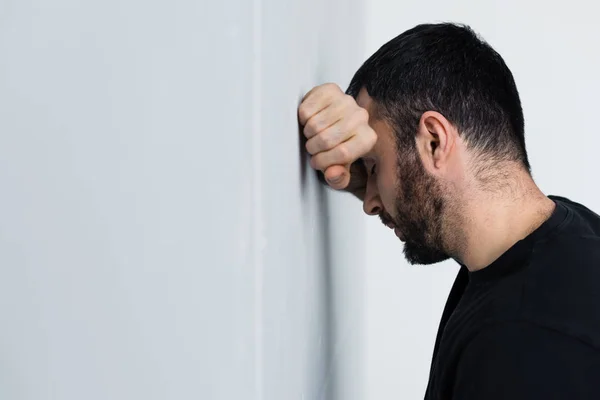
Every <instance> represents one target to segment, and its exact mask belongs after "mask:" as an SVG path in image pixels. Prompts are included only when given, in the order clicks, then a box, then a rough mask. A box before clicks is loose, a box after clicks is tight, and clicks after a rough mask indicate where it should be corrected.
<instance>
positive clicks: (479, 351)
mask: <svg viewBox="0 0 600 400" xmlns="http://www.w3.org/2000/svg"><path fill="white" fill-rule="evenodd" d="M452 398H453V399H457V400H482V399H486V400H500V399H511V400H525V399H527V400H533V399H544V400H546V399H573V400H574V399H600V352H599V351H598V350H597V349H596V348H594V347H592V346H590V345H588V344H586V343H584V342H582V341H580V340H578V339H576V338H574V337H572V336H568V335H566V334H564V333H561V332H558V331H554V330H550V329H547V328H544V327H540V326H537V325H534V324H531V323H528V322H508V323H502V324H498V325H495V326H493V327H490V328H487V329H486V330H485V331H483V332H482V333H480V334H479V335H478V336H477V337H476V338H475V339H474V340H473V341H472V342H470V343H469V345H468V347H467V348H466V349H465V350H464V352H463V354H462V357H461V359H460V361H459V364H458V367H457V371H456V380H455V382H454V391H453V396H452Z"/></svg>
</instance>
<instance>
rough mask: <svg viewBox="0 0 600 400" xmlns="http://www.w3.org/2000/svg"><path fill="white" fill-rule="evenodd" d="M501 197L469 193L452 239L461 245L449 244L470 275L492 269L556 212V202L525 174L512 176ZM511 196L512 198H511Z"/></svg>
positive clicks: (494, 194) (495, 194)
mask: <svg viewBox="0 0 600 400" xmlns="http://www.w3.org/2000/svg"><path fill="white" fill-rule="evenodd" d="M502 187H503V188H502V191H501V194H499V193H498V192H490V191H486V190H476V189H475V190H474V189H473V188H470V190H468V193H469V195H468V196H465V197H468V200H467V201H463V202H461V206H460V208H456V210H457V211H459V213H458V215H459V217H458V218H457V220H458V221H457V222H458V223H457V224H454V226H456V227H460V228H459V229H458V233H460V234H458V235H457V234H456V231H455V233H454V234H453V235H452V236H451V237H454V238H456V241H458V242H460V243H448V244H449V245H450V247H451V248H452V249H454V250H455V251H453V253H454V254H455V255H456V257H455V258H457V259H458V260H459V261H460V262H461V263H462V264H464V265H465V266H466V267H467V268H468V269H469V271H477V270H480V269H483V268H485V267H487V266H488V265H490V264H491V263H492V262H493V261H494V260H496V259H497V258H498V257H500V256H501V255H502V254H503V253H504V252H506V251H507V250H508V249H510V248H511V247H512V246H513V245H514V244H515V243H517V242H518V241H519V240H521V239H524V238H525V237H527V236H528V235H529V234H531V233H532V232H533V231H535V230H536V229H537V228H538V227H539V226H540V225H542V224H543V223H544V222H545V221H546V220H547V219H548V218H549V217H550V216H551V215H552V212H553V211H554V207H555V204H554V202H553V201H552V200H551V199H549V198H548V197H546V196H545V195H544V194H543V193H542V192H541V190H540V189H539V188H538V187H537V185H536V184H535V183H534V182H533V179H532V178H531V176H530V175H529V174H527V173H526V172H525V171H523V170H519V171H515V173H514V174H511V178H510V182H506V185H503V186H502ZM507 194H508V195H507Z"/></svg>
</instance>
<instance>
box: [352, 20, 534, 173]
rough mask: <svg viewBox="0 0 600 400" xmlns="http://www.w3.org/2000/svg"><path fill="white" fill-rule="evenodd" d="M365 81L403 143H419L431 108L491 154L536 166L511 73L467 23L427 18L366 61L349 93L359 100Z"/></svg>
mask: <svg viewBox="0 0 600 400" xmlns="http://www.w3.org/2000/svg"><path fill="white" fill-rule="evenodd" d="M363 87H364V88H365V89H366V90H367V92H368V93H369V95H370V96H371V98H373V100H374V102H375V106H376V109H377V114H379V115H380V116H381V117H383V118H386V119H388V120H389V122H390V123H391V125H392V126H393V127H394V129H395V131H396V137H397V141H398V146H399V147H400V146H413V148H414V135H415V134H416V132H417V127H418V124H419V120H420V118H421V116H422V115H423V113H424V112H426V111H429V110H432V111H437V112H439V113H441V114H442V115H444V116H445V117H446V118H447V119H448V120H449V121H450V122H451V123H452V124H453V125H455V126H456V127H457V129H458V130H459V132H460V135H461V137H463V139H464V140H465V141H466V142H467V143H468V145H469V146H470V147H471V148H472V149H475V150H477V151H479V152H480V153H479V154H481V155H482V156H485V159H486V160H491V161H517V162H520V163H522V165H523V166H524V167H525V168H526V169H527V171H528V172H531V167H530V164H529V160H528V158H527V151H526V149H525V133H524V120H523V110H522V108H521V100H520V99H519V92H518V91H517V87H516V84H515V81H514V78H513V75H512V73H511V72H510V70H509V68H508V67H507V66H506V63H505V62H504V60H503V59H502V57H501V56H500V55H499V54H498V53H497V52H496V51H495V50H494V49H493V48H492V47H491V46H490V45H489V44H487V43H486V42H485V41H484V40H483V39H481V38H480V37H479V36H478V35H477V34H476V33H475V32H473V30H472V29H471V28H470V27H469V26H466V25H461V24H453V23H441V24H422V25H417V26H416V27H414V28H412V29H410V30H408V31H406V32H404V33H402V34H400V35H399V36H397V37H395V38H394V39H392V40H390V41H389V42H387V43H386V44H384V45H383V46H382V47H381V48H380V49H379V50H378V51H377V52H376V53H375V54H373V55H372V56H371V57H370V58H369V59H368V60H367V61H365V63H364V64H363V65H362V66H361V67H360V68H359V70H358V71H357V72H356V74H355V75H354V77H353V78H352V81H351V82H350V85H349V87H348V90H347V93H348V94H350V95H352V96H354V97H355V98H356V97H357V96H358V93H359V92H360V90H361V88H363ZM399 150H402V148H400V149H399Z"/></svg>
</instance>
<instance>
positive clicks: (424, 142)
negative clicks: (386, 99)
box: [298, 84, 555, 271]
mask: <svg viewBox="0 0 600 400" xmlns="http://www.w3.org/2000/svg"><path fill="white" fill-rule="evenodd" d="M298 115H299V120H300V123H301V125H303V126H304V134H305V136H306V137H307V139H308V141H307V143H306V149H307V151H308V152H309V153H310V154H311V156H312V158H311V165H312V167H313V168H315V169H317V170H320V171H322V172H323V173H324V177H325V179H326V180H327V182H328V183H329V185H330V186H332V187H333V188H334V189H338V190H346V191H349V192H352V193H353V194H354V195H355V196H357V197H359V198H361V199H362V200H363V210H364V212H365V213H367V214H368V215H373V216H379V217H380V219H381V220H382V222H383V223H384V224H385V225H387V226H388V227H390V228H392V229H394V231H395V233H396V235H397V236H398V237H399V238H400V240H402V241H403V242H405V246H404V255H405V257H406V259H407V260H408V261H409V262H410V263H413V264H432V263H436V262H439V261H443V260H445V259H447V258H450V257H452V258H454V259H455V260H457V261H458V262H460V263H462V264H464V265H466V266H467V268H469V269H470V270H472V271H474V270H478V269H482V268H485V267H486V266H487V265H489V264H490V263H491V262H493V261H494V260H495V259H496V258H498V257H499V256H500V255H501V254H502V253H504V252H505V251H506V250H507V249H508V248H510V247H511V246H512V245H513V244H515V243H516V242H517V241H518V240H521V239H523V238H524V237H526V236H527V235H528V234H530V233H531V232H532V231H533V230H535V229H536V228H537V227H539V226H540V225H541V224H542V223H543V222H544V221H545V220H546V219H547V218H549V216H550V215H551V213H552V211H553V210H554V206H555V205H554V202H553V201H552V200H550V199H549V198H547V197H546V196H545V195H544V194H543V193H542V192H541V191H540V190H539V188H538V187H537V186H536V185H535V183H534V182H533V180H532V178H531V176H530V175H529V174H528V173H527V171H526V170H525V169H524V168H523V166H521V165H519V164H518V163H516V162H505V163H502V164H494V165H492V164H491V163H490V162H489V161H488V160H486V157H485V155H482V154H478V153H475V152H474V151H472V150H471V149H470V148H469V146H468V143H466V142H465V141H464V140H462V138H461V136H460V133H459V132H458V131H457V129H456V128H455V127H454V126H453V125H452V124H451V123H450V122H449V121H448V120H447V119H446V118H445V117H444V116H443V115H442V114H440V113H438V112H435V111H427V112H425V113H423V115H422V116H421V118H420V121H419V126H418V128H417V132H415V135H414V143H412V142H411V143H409V144H406V143H403V144H399V143H398V142H397V140H396V138H397V135H396V132H395V130H394V128H393V127H392V126H391V125H390V124H389V123H388V122H387V121H386V120H384V119H379V118H376V117H375V116H376V115H378V113H377V104H376V102H375V101H374V100H373V99H372V98H371V97H370V96H369V94H368V93H367V91H366V90H365V89H364V88H363V89H362V90H361V91H360V93H359V95H358V97H357V99H356V100H354V98H352V97H350V96H347V95H345V94H344V93H343V92H342V90H341V89H340V88H339V87H338V86H336V85H334V84H326V85H321V86H317V87H315V88H313V89H312V90H311V91H310V92H309V93H307V95H306V96H305V97H304V99H303V102H302V103H301V104H300V107H299V110H298ZM481 171H484V172H486V174H485V179H482V178H481ZM491 175H493V176H492V179H490V176H491ZM335 178H339V179H338V180H336V179H335ZM489 182H493V185H490V183H489Z"/></svg>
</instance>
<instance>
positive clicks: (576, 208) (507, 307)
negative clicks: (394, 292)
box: [425, 196, 600, 400]
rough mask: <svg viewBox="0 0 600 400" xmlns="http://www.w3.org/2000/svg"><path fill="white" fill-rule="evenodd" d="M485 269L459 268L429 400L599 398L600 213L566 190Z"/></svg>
mask: <svg viewBox="0 0 600 400" xmlns="http://www.w3.org/2000/svg"><path fill="white" fill-rule="evenodd" d="M549 197H550V198H551V199H552V200H553V201H554V202H555V203H556V209H555V211H554V213H553V214H552V216H551V217H550V218H549V219H548V220H547V221H546V222H544V223H543V224H542V225H541V226H540V227H539V228H538V229H537V230H536V231H534V232H533V233H532V234H531V235H529V236H527V237H526V238H525V239H523V240H521V241H519V242H517V243H516V244H515V245H514V246H513V247H511V248H510V249H509V250H508V251H507V252H505V253H504V254H503V255H502V256H500V258H498V259H497V260H496V261H494V262H493V263H492V264H490V265H489V266H487V267H486V268H484V269H482V270H479V271H476V272H471V273H470V272H469V271H468V270H467V269H466V268H465V267H464V266H462V268H461V269H460V271H459V273H458V276H457V278H456V281H455V282H454V286H453V287H452V290H451V291H450V295H449V297H448V301H447V303H446V307H445V309H444V312H443V314H442V320H441V322H440V327H439V330H438V334H437V339H436V343H435V347H434V353H433V361H432V365H431V372H430V377H429V384H428V387H427V392H426V394H425V399H426V400H443V399H455V400H496V399H510V400H521V399H527V400H532V399H534V400H537V399H540V400H551V399H561V400H577V399H594V400H600V217H599V216H598V215H597V214H595V213H594V212H592V211H590V210H589V209H587V208H586V207H584V206H582V205H580V204H577V203H575V202H572V201H570V200H568V199H566V198H563V197H557V196H549Z"/></svg>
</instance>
